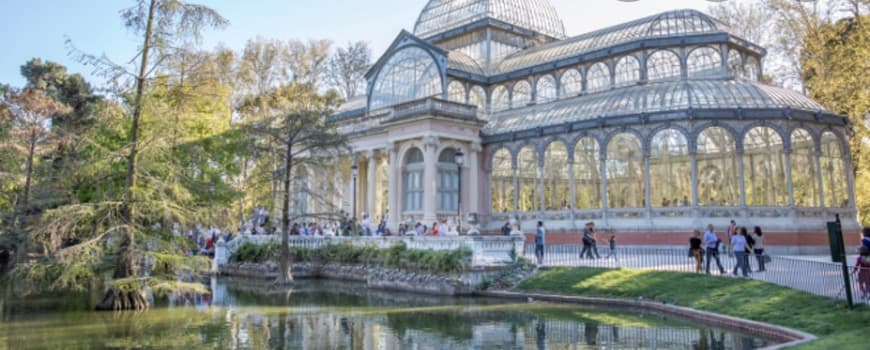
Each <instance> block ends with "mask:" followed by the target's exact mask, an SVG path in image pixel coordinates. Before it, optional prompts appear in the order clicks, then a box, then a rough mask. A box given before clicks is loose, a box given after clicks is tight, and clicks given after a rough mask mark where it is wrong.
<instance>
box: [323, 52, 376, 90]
mask: <svg viewBox="0 0 870 350" xmlns="http://www.w3.org/2000/svg"><path fill="white" fill-rule="evenodd" d="M371 61H372V52H371V49H369V46H368V44H367V43H365V42H364V41H358V42H355V43H349V44H348V45H347V47H339V48H338V49H336V51H335V53H334V54H333V55H332V57H330V58H329V68H328V70H327V74H328V78H329V79H328V80H329V83H330V85H331V86H332V87H334V88H336V89H338V92H339V93H340V94H341V97H343V98H344V99H345V100H350V99H352V98H354V97H356V96H358V95H359V94H360V93H362V92H364V90H365V74H366V71H368V70H369V68H370V67H371V65H372V63H371Z"/></svg>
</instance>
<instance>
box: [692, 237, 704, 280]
mask: <svg viewBox="0 0 870 350" xmlns="http://www.w3.org/2000/svg"><path fill="white" fill-rule="evenodd" d="M701 244H702V242H701V231H699V230H695V232H693V233H692V238H689V255H690V256H692V257H693V258H695V272H696V273H701V259H702V258H701Z"/></svg>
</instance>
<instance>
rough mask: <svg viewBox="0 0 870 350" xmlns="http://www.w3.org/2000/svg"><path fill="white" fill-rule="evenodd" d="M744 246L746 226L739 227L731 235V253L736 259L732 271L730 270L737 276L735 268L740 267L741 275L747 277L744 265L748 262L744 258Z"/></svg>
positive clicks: (745, 244)
mask: <svg viewBox="0 0 870 350" xmlns="http://www.w3.org/2000/svg"><path fill="white" fill-rule="evenodd" d="M746 246H747V243H746V228H745V227H741V228H740V229H739V230H737V232H735V233H734V235H733V236H731V254H733V255H734V257H735V258H736V259H737V264H736V265H734V271H732V272H731V273H732V274H733V275H734V276H737V270H738V269H740V270H741V272H742V273H743V277H749V271H748V268H747V267H746V265H747V262H748V260H747V259H746Z"/></svg>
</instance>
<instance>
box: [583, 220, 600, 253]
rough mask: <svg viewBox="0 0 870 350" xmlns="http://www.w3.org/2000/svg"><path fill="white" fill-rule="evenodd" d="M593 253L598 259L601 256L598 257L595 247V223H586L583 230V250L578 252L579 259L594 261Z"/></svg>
mask: <svg viewBox="0 0 870 350" xmlns="http://www.w3.org/2000/svg"><path fill="white" fill-rule="evenodd" d="M593 252H594V253H595V255H596V256H598V258H599V259H600V258H601V256H599V255H598V251H597V249H596V247H595V223H594V222H587V223H586V228H584V229H583V249H582V250H581V251H580V258H581V259H583V258H586V257H587V256H588V257H589V259H595V258H594V257H593V255H592V254H593Z"/></svg>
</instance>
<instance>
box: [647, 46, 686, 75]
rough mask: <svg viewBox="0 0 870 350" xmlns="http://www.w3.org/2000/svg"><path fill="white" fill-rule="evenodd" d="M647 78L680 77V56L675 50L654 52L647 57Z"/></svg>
mask: <svg viewBox="0 0 870 350" xmlns="http://www.w3.org/2000/svg"><path fill="white" fill-rule="evenodd" d="M646 75H647V80H649V81H656V80H674V79H679V78H680V57H679V56H677V54H675V53H674V52H673V51H669V50H661V51H656V52H653V53H652V54H651V55H649V57H647V58H646Z"/></svg>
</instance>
